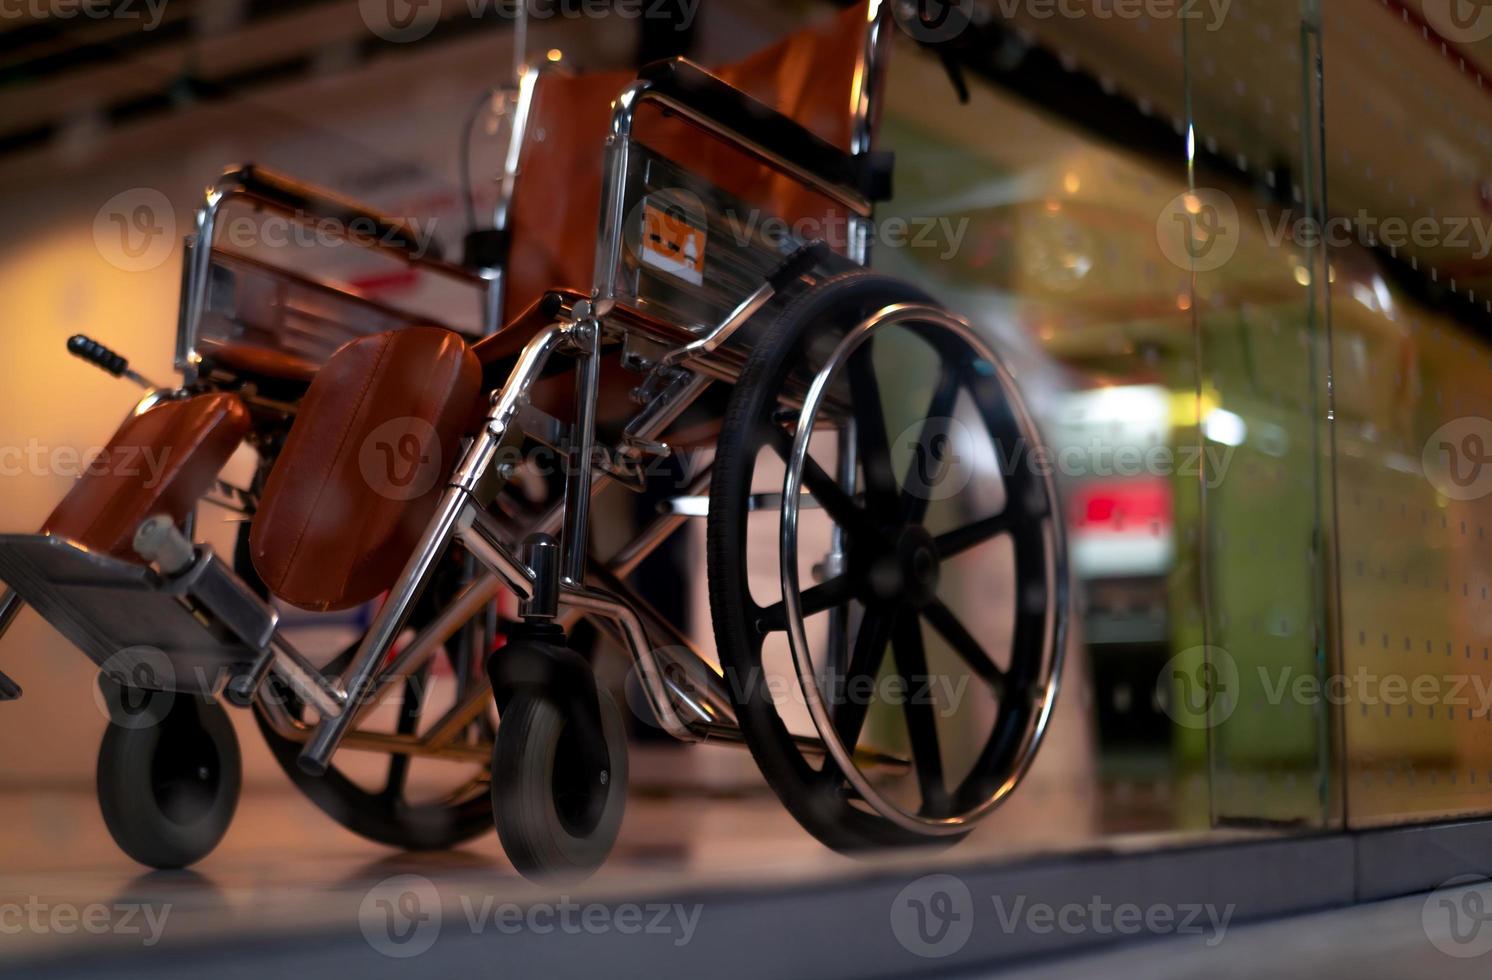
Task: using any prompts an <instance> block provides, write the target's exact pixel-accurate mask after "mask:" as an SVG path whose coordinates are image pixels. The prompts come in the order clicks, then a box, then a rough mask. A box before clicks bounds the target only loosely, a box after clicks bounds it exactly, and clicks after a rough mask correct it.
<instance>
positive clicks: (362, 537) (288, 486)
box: [249, 327, 482, 610]
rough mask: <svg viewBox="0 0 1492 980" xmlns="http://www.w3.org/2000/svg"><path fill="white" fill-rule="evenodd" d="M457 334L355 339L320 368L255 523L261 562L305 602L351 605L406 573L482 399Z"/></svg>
mask: <svg viewBox="0 0 1492 980" xmlns="http://www.w3.org/2000/svg"><path fill="white" fill-rule="evenodd" d="M481 373H482V372H481V367H480V365H479V364H478V363H477V359H476V356H475V355H474V354H472V352H471V349H470V348H469V347H467V345H466V342H465V341H463V340H462V339H461V338H460V337H459V336H457V335H456V334H454V333H452V332H450V331H448V330H442V329H439V328H437V327H409V328H406V329H403V330H395V331H389V332H387V333H381V334H374V335H372V336H369V337H361V338H359V339H357V340H353V341H350V342H348V343H347V344H344V345H343V346H342V347H341V348H340V349H338V351H337V352H336V353H335V354H333V355H332V357H331V359H330V360H328V361H327V362H326V364H325V365H324V366H323V367H322V368H321V370H320V371H319V372H317V374H316V378H315V380H314V381H312V382H311V387H310V389H309V390H308V391H307V392H306V397H305V398H304V399H303V400H302V402H301V404H300V409H299V411H298V412H297V413H296V418H295V424H294V425H292V426H291V428H290V434H289V436H288V437H286V440H285V446H284V448H283V449H282V450H281V452H280V457H279V459H278V460H276V461H275V465H274V469H272V470H271V471H270V475H269V480H268V481H267V482H266V483H265V487H264V494H263V496H262V498H261V500H260V503H259V510H258V513H257V514H255V516H254V523H253V527H252V528H251V530H250V532H249V546H250V552H251V555H252V557H253V561H254V568H255V570H256V571H257V572H258V573H259V576H260V578H262V579H263V580H264V584H265V585H267V586H268V587H269V589H270V591H271V592H273V593H274V594H275V595H277V596H279V597H280V598H281V599H284V600H285V601H286V602H289V603H291V604H292V605H295V606H299V607H301V608H303V609H314V610H321V609H347V608H350V607H352V606H356V605H358V604H360V603H363V602H366V601H368V600H369V599H372V598H373V597H375V596H377V595H378V594H379V593H380V592H383V591H384V590H385V589H387V588H388V587H389V586H391V585H392V584H393V583H394V580H395V579H396V578H398V575H399V572H400V570H401V569H402V568H403V567H404V564H405V562H406V561H408V559H409V556H410V554H411V553H412V552H413V550H414V546H415V544H416V543H417V542H418V540H419V537H420V534H421V533H422V532H423V531H424V529H425V525H426V524H427V523H428V522H429V520H430V518H431V516H432V514H433V513H434V509H435V505H436V502H437V500H438V499H439V497H440V494H441V491H442V490H443V489H444V485H445V481H446V477H447V476H448V475H449V474H450V472H451V469H452V468H453V467H454V466H455V463H456V454H457V449H458V444H459V441H460V438H461V436H462V434H463V432H465V430H466V429H467V428H468V427H469V425H470V423H471V422H472V421H473V418H474V414H475V410H476V409H477V408H478V404H477V401H478V398H477V396H478V394H479V389H480V383H481Z"/></svg>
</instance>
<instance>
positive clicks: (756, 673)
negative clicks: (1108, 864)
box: [708, 271, 1067, 850]
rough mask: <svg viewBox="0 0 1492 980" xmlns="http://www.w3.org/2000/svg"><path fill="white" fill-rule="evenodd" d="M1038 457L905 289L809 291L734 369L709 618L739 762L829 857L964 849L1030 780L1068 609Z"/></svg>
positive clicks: (867, 285) (1014, 420) (956, 324)
mask: <svg viewBox="0 0 1492 980" xmlns="http://www.w3.org/2000/svg"><path fill="white" fill-rule="evenodd" d="M1040 445H1041V444H1040V439H1039V436H1038V434H1037V432H1036V429H1035V427H1034V425H1033V424H1032V422H1031V419H1030V417H1029V415H1028V414H1027V412H1026V410H1025V408H1024V406H1023V405H1022V403H1021V401H1020V397H1019V394H1018V392H1017V391H1016V389H1015V386H1014V383H1013V381H1012V380H1011V378H1010V376H1009V374H1008V373H1007V372H1006V371H1005V369H1004V368H1003V367H1002V366H1001V365H1000V363H999V362H998V360H996V358H995V356H994V354H993V353H992V352H991V351H990V350H989V349H988V347H987V346H986V345H985V344H984V343H983V342H982V341H981V340H980V339H979V338H978V337H977V335H975V334H973V332H972V331H970V330H969V328H968V327H967V326H966V325H964V324H963V323H962V322H961V321H958V320H956V319H955V318H953V317H951V316H950V315H949V314H947V313H946V312H945V311H943V310H942V309H941V308H939V307H938V306H937V305H936V304H935V303H934V302H933V301H932V300H931V299H929V298H928V297H927V296H926V295H925V294H923V293H922V292H921V291H920V290H917V289H916V288H914V287H912V286H909V285H907V284H905V283H903V282H900V281H898V280H894V279H889V278H886V277H883V276H879V275H875V274H872V273H869V272H858V271H857V272H852V273H848V274H846V275H843V276H839V277H837V278H834V279H831V280H828V281H827V282H824V283H821V284H819V285H818V286H816V287H814V288H813V289H811V290H809V291H808V292H806V293H805V294H803V295H802V296H800V297H798V298H797V299H796V300H795V301H794V302H793V303H791V304H789V305H788V306H787V307H786V308H785V309H784V310H783V311H782V313H781V314H780V315H779V317H778V319H777V320H776V322H775V323H774V324H773V326H772V327H771V328H770V329H769V330H768V331H767V333H766V335H765V336H764V338H763V340H762V342H761V343H760V344H759V345H758V346H757V347H756V349H755V350H754V351H753V353H752V355H751V356H750V358H749V359H748V362H747V364H746V367H745V369H744V371H743V373H742V375H741V378H740V380H739V382H738V384H737V385H736V387H735V390H734V394H733V396H732V400H731V404H730V408H729V410H728V413H727V416H726V422H725V427H724V430H723V432H722V435H721V439H720V445H719V451H718V453H717V456H716V462H715V473H714V481H713V485H712V487H711V496H710V516H709V526H708V555H709V574H710V604H711V612H712V616H713V619H714V624H715V634H716V642H717V645H718V648H719V651H720V656H721V660H722V665H723V666H724V668H725V670H726V673H727V675H728V678H729V680H730V683H731V687H732V690H733V691H734V692H735V696H736V697H737V700H738V704H737V710H738V714H739V716H740V721H741V725H742V728H743V730H744V733H745V736H746V739H747V742H748V743H749V745H750V747H751V750H752V753H753V754H754V756H755V757H756V760H757V762H758V764H759V765H760V766H761V769H762V771H763V773H764V774H765V775H766V778H767V781H768V782H769V783H770V784H771V786H772V788H773V789H774V790H775V791H776V792H777V794H778V796H779V797H780V798H781V799H782V801H783V803H784V804H785V805H786V806H787V808H788V809H789V811H791V812H792V813H793V815H794V816H795V817H796V818H797V819H798V820H799V822H800V823H802V824H803V826H804V827H805V828H807V829H808V830H809V832H810V833H812V834H813V835H814V836H816V837H818V838H819V839H820V840H821V841H823V842H824V843H826V844H828V845H829V846H831V847H834V848H837V849H841V850H855V849H860V848H866V847H877V846H887V845H896V844H906V843H916V842H926V841H929V840H935V839H943V840H948V839H956V838H958V837H959V836H961V835H963V834H965V833H967V832H968V831H969V830H970V829H971V828H972V826H973V825H974V822H975V821H977V820H978V819H979V818H980V817H982V816H984V815H985V814H987V813H988V812H989V811H990V810H991V809H993V807H994V806H996V805H997V804H998V803H999V802H1000V801H1002V800H1003V799H1005V798H1006V797H1007V796H1008V795H1009V793H1010V792H1011V791H1013V789H1014V788H1015V786H1016V784H1017V783H1018V782H1019V780H1020V778H1021V776H1022V775H1023V774H1024V772H1025V771H1026V768H1027V767H1028V766H1029V764H1030V762H1031V759H1032V757H1033V756H1034V753H1035V751H1036V748H1037V746H1038V744H1039V743H1040V740H1041V736H1042V734H1043V732H1044V730H1045V727H1046V724H1047V721H1048V719H1049V717H1050V712H1051V709H1052V706H1053V703H1054V701H1055V697H1056V691H1057V680H1058V676H1059V671H1060V665H1061V652H1062V640H1063V627H1064V623H1065V613H1066V609H1065V605H1066V592H1067V585H1066V567H1065V558H1064V552H1063V546H1062V539H1061V525H1060V521H1059V520H1058V518H1057V504H1056V493H1055V489H1054V487H1053V485H1052V482H1051V480H1050V477H1049V475H1048V474H1044V473H1043V472H1042V471H1041V468H1040V467H1037V466H1033V465H1031V463H1032V461H1033V460H1037V459H1040V457H1041V454H1040ZM814 734H816V735H817V736H818V738H819V740H820V741H821V742H822V743H823V745H824V746H825V751H823V752H813V751H810V750H807V749H806V748H805V744H806V743H805V740H804V739H803V738H801V737H796V736H802V735H814ZM888 759H900V760H902V763H903V764H902V765H900V766H898V765H887V764H886V761H887V760H888Z"/></svg>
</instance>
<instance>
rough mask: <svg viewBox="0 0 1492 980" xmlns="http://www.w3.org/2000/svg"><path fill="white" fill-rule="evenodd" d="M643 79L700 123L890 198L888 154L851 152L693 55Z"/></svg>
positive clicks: (648, 70) (655, 67) (649, 68)
mask: <svg viewBox="0 0 1492 980" xmlns="http://www.w3.org/2000/svg"><path fill="white" fill-rule="evenodd" d="M638 78H639V80H641V81H643V82H646V83H647V86H648V90H647V95H648V96H653V97H657V98H660V99H662V100H664V101H666V102H673V103H676V104H678V105H680V106H682V107H684V108H686V109H687V110H689V112H690V113H692V114H693V115H695V116H697V117H699V119H698V120H696V121H697V122H704V123H707V124H713V127H714V128H718V129H721V130H726V131H728V132H729V133H730V134H732V135H734V136H736V137H739V138H740V140H742V141H743V142H745V143H748V144H754V145H755V146H756V147H759V148H760V149H762V150H765V151H766V152H767V153H768V154H769V155H771V156H774V157H778V158H780V159H782V160H784V161H786V162H788V163H790V164H792V165H794V166H796V167H798V168H799V169H801V170H804V171H806V172H808V173H810V174H812V175H814V176H816V177H818V178H819V179H820V180H822V181H825V182H827V183H830V184H836V185H838V186H840V187H845V188H849V189H851V190H853V191H854V192H855V193H856V194H858V195H859V196H861V197H863V198H864V199H866V200H867V201H874V200H884V199H885V198H887V197H890V168H889V166H888V156H887V155H886V154H877V153H871V154H866V155H864V156H854V155H852V154H850V153H847V152H845V151H844V150H841V149H840V148H839V147H837V146H835V145H833V144H832V143H830V142H828V141H827V140H824V139H822V138H821V137H819V136H817V135H816V134H814V133H812V132H810V131H809V130H808V129H806V128H805V127H804V126H802V125H800V124H799V123H798V122H797V121H796V120H793V119H791V118H789V117H788V116H785V115H783V114H782V113H780V112H778V111H777V110H776V109H773V108H772V107H771V106H769V105H767V104H766V103H764V102H759V101H757V100H756V99H754V98H752V97H751V96H749V95H747V94H746V93H745V92H743V91H741V90H740V89H738V88H736V87H734V86H733V85H731V84H730V83H729V82H726V81H725V80H724V79H722V78H720V77H718V76H716V75H712V74H710V73H709V72H708V71H705V70H704V69H703V68H701V67H700V66H699V65H696V64H695V63H694V62H692V61H689V60H688V59H687V58H671V59H669V60H667V61H655V62H653V63H651V64H649V65H645V66H644V67H643V68H642V70H641V71H639V72H638Z"/></svg>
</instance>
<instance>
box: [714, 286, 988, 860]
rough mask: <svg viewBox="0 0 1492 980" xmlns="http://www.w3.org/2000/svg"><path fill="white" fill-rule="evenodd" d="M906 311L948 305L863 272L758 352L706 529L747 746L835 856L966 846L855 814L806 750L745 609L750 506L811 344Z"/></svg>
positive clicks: (726, 428) (717, 621)
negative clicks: (784, 393)
mask: <svg viewBox="0 0 1492 980" xmlns="http://www.w3.org/2000/svg"><path fill="white" fill-rule="evenodd" d="M896 303H922V304H928V305H938V304H937V303H936V301H935V300H933V299H932V298H931V297H930V296H928V295H927V294H926V293H925V292H923V291H922V290H920V289H918V288H917V287H916V286H913V285H911V284H910V283H907V282H903V281H901V280H899V279H892V278H890V277H887V276H884V275H879V274H877V273H873V272H869V271H866V270H855V271H852V272H847V273H844V274H843V275H840V276H836V277H834V278H833V279H830V280H827V281H826V282H823V283H820V284H819V285H817V286H816V287H814V288H812V289H810V290H808V291H807V292H805V293H803V294H802V295H801V296H798V297H797V298H796V299H794V300H793V301H792V302H791V303H789V304H788V305H787V306H785V307H784V308H783V310H782V311H781V313H779V314H778V316H777V319H776V320H775V321H773V323H772V325H771V326H770V327H769V328H768V329H767V330H766V331H765V333H764V335H763V336H762V339H761V341H760V343H758V345H757V346H756V347H755V348H754V349H753V351H752V354H751V356H750V357H749V358H748V359H747V362H746V365H745V368H744V369H743V370H742V372H741V376H740V378H739V380H738V381H737V382H736V385H735V388H734V390H733V393H732V396H731V400H730V406H729V407H728V408H727V410H726V415H725V423H724V425H723V427H722V429H721V433H720V441H719V444H718V446H717V449H716V453H715V472H714V476H713V478H712V481H711V484H710V514H709V519H708V522H707V525H706V556H707V567H708V574H709V589H710V616H711V619H712V620H713V622H714V628H715V644H716V649H717V650H718V652H719V656H720V662H721V667H722V668H723V669H724V671H725V673H726V677H727V680H728V681H729V683H730V687H731V690H732V691H733V692H734V693H735V698H736V713H737V716H738V719H739V721H740V725H741V730H742V732H743V734H744V735H745V738H746V744H747V746H748V747H749V748H750V749H751V754H752V756H753V757H754V758H755V760H756V764H757V766H758V767H759V768H760V769H761V771H762V775H763V776H764V777H765V778H766V780H767V784H768V785H769V786H771V787H772V790H773V791H774V792H775V793H776V794H777V797H778V799H780V800H781V801H782V803H783V805H784V806H785V807H787V810H788V812H789V813H791V814H792V815H793V817H794V818H795V819H796V820H797V821H798V823H800V824H801V825H802V826H803V828H804V829H805V830H807V831H808V832H809V833H810V834H812V835H813V836H814V837H816V838H817V839H818V840H819V841H821V842H822V843H824V844H825V845H827V846H828V847H831V848H833V849H834V850H836V851H845V852H854V851H863V850H867V849H873V848H887V847H904V846H909V845H922V846H943V845H947V844H951V843H954V842H956V841H957V840H959V839H961V837H960V836H945V837H928V836H925V835H922V834H917V833H914V832H912V831H910V830H907V829H905V828H902V827H900V826H898V825H896V824H894V823H892V822H891V821H889V820H887V819H885V818H884V817H881V816H880V815H878V814H874V813H870V812H869V811H867V810H864V809H861V808H860V807H858V806H855V805H854V804H853V803H852V802H851V800H850V798H849V797H848V796H846V795H845V794H844V793H842V792H841V791H840V789H839V788H838V786H836V785H835V784H834V782H833V781H831V780H828V779H825V778H824V776H823V774H822V773H820V772H819V771H817V770H815V769H813V767H812V766H810V765H809V764H808V761H807V760H806V759H805V758H804V756H803V754H802V752H801V751H800V749H799V748H798V747H797V745H796V743H795V742H794V740H793V738H792V736H791V733H790V732H789V731H788V728H787V725H786V724H785V723H784V722H783V720H782V716H781V715H780V714H779V713H778V711H777V707H776V705H775V704H774V703H773V697H772V692H771V690H770V689H769V685H768V684H766V683H763V682H762V679H763V673H762V670H761V645H760V642H759V640H756V641H754V640H753V638H755V637H757V636H758V634H757V632H756V628H755V625H754V623H753V622H751V621H749V620H750V617H749V616H748V614H747V610H746V606H745V603H744V602H743V601H742V597H743V596H746V597H749V596H750V594H751V593H750V589H749V586H748V584H747V579H746V569H745V562H744V560H743V556H744V555H745V554H746V517H747V513H748V506H747V503H748V501H747V498H748V497H749V496H750V493H751V478H752V475H753V473H754V471H755V467H756V458H757V454H758V451H759V449H760V448H761V446H762V445H764V438H765V437H764V435H763V433H762V426H763V424H764V422H763V420H764V419H768V418H769V417H770V413H771V411H772V409H773V408H774V407H775V405H776V403H777V397H778V394H779V392H780V390H781V379H783V378H784V377H786V376H787V375H788V373H789V372H790V371H792V370H793V369H794V368H795V367H800V366H801V365H803V364H804V363H806V362H807V359H808V350H807V348H806V346H805V345H806V344H807V342H808V341H809V340H810V337H809V335H810V334H813V335H814V338H813V339H815V340H821V339H824V338H826V337H831V338H832V339H833V340H834V341H835V342H837V341H838V339H839V337H840V336H842V335H843V333H844V332H845V331H847V330H848V329H849V328H851V327H853V326H854V325H856V324H858V323H859V322H861V321H862V320H864V319H865V318H866V317H867V316H869V315H870V314H872V313H874V312H875V311H877V310H879V309H882V308H884V307H886V306H889V305H892V304H896ZM821 353H823V354H827V353H828V351H827V350H825V351H822V352H821ZM826 765H832V763H826Z"/></svg>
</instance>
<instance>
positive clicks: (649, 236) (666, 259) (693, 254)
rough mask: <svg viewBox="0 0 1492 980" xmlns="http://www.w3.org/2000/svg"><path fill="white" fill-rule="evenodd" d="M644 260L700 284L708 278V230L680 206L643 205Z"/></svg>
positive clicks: (656, 267)
mask: <svg viewBox="0 0 1492 980" xmlns="http://www.w3.org/2000/svg"><path fill="white" fill-rule="evenodd" d="M642 261H643V264H644V265H650V266H652V267H653V268H655V269H661V270H663V271H664V272H667V273H669V274H671V275H675V276H678V277H679V278H680V279H683V280H684V281H685V282H690V283H693V284H694V285H696V286H699V285H703V284H704V280H705V232H704V229H703V228H698V227H696V226H695V225H693V224H691V223H690V221H689V219H688V217H687V216H686V215H685V214H683V213H682V211H681V210H680V209H678V208H667V207H659V206H657V205H655V204H653V203H652V202H651V201H646V202H644V203H643V206H642Z"/></svg>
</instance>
